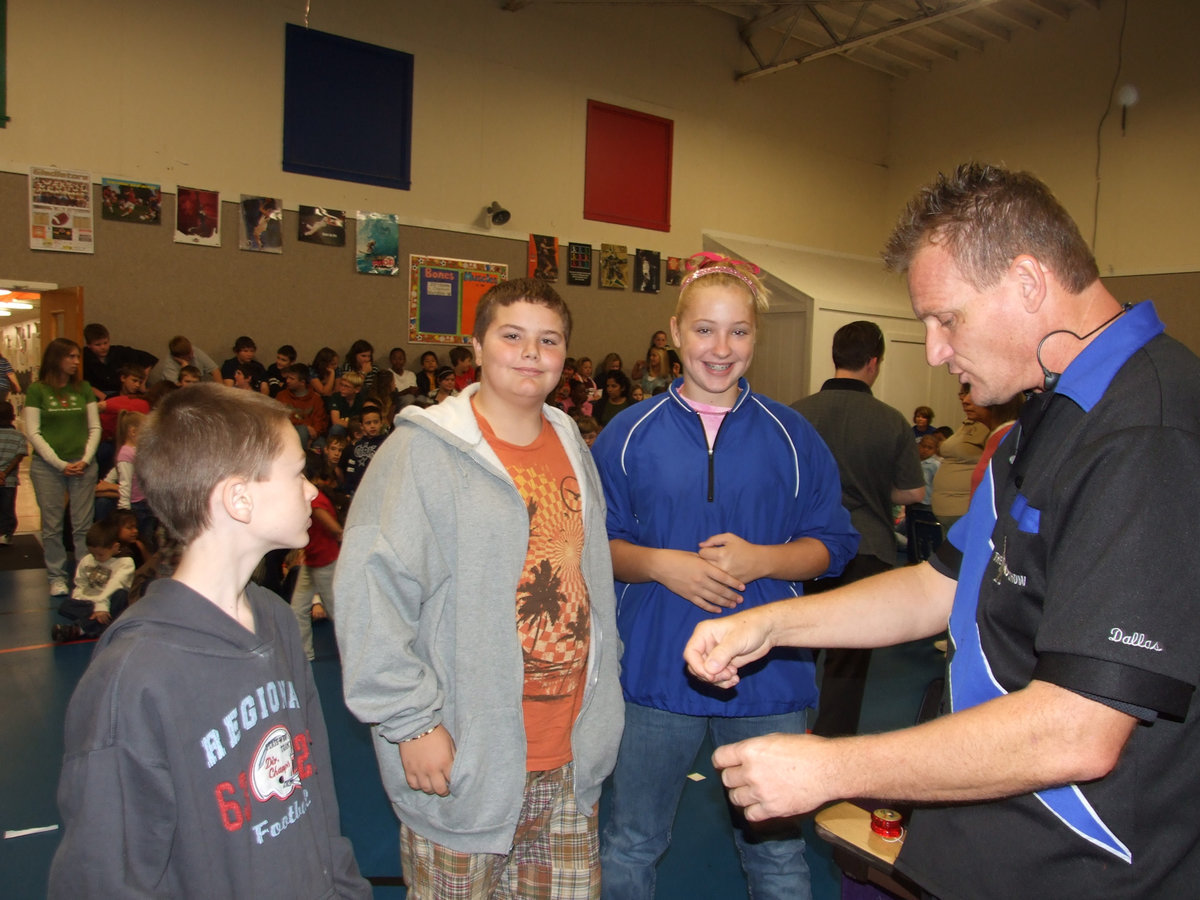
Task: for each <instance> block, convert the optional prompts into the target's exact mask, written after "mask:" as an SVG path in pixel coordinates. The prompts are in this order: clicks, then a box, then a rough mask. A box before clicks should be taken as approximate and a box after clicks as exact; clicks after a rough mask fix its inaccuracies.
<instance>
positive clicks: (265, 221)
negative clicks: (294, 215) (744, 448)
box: [238, 194, 283, 253]
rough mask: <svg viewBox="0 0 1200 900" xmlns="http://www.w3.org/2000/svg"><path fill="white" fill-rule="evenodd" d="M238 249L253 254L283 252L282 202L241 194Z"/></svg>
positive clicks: (273, 198)
mask: <svg viewBox="0 0 1200 900" xmlns="http://www.w3.org/2000/svg"><path fill="white" fill-rule="evenodd" d="M240 208H241V213H242V214H241V215H240V216H239V217H238V247H239V248H240V249H242V250H252V251H254V252H255V253H282V252H283V201H281V200H280V199H279V198H278V197H258V196H254V195H251V194H242V203H241V207H240Z"/></svg>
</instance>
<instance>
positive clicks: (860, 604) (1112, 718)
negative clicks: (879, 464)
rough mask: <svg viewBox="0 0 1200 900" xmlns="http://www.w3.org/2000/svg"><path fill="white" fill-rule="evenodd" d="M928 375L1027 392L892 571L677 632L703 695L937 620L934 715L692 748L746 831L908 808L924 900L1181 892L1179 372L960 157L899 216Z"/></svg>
mask: <svg viewBox="0 0 1200 900" xmlns="http://www.w3.org/2000/svg"><path fill="white" fill-rule="evenodd" d="M885 258H886V260H887V262H888V264H889V266H890V267H891V268H893V269H894V270H897V271H901V272H906V273H907V276H908V286H909V292H910V294H911V296H912V303H913V310H914V312H915V313H916V315H917V317H918V318H919V319H920V320H921V321H922V322H923V323H924V325H925V328H926V355H927V357H928V359H929V361H930V363H931V364H934V365H941V364H943V363H944V364H945V365H947V366H948V368H949V370H950V372H951V373H953V374H955V375H957V376H958V377H959V378H960V380H961V381H962V382H964V383H967V382H969V383H970V384H971V391H972V398H973V399H974V400H975V402H976V403H979V404H983V405H990V404H995V403H1001V402H1004V401H1005V400H1007V399H1009V398H1010V397H1012V396H1013V395H1014V394H1016V393H1018V392H1021V391H1032V394H1031V397H1030V400H1029V402H1028V403H1027V404H1026V406H1025V409H1024V411H1023V412H1022V415H1021V419H1020V421H1019V422H1018V424H1017V426H1016V427H1014V428H1013V430H1012V432H1011V433H1010V434H1009V435H1008V437H1007V438H1006V439H1005V441H1004V442H1003V443H1002V444H1001V445H1000V448H999V450H998V451H997V452H996V454H995V456H994V457H993V459H992V463H991V468H990V470H989V474H988V477H987V478H985V479H984V481H983V483H982V485H981V486H980V488H979V490H978V491H977V492H976V494H975V496H974V498H973V499H972V503H971V509H970V512H969V513H968V514H967V516H966V517H965V518H964V519H963V520H962V521H960V522H959V523H958V524H957V525H956V526H955V527H954V528H953V529H951V531H950V535H949V542H948V545H944V547H943V551H942V552H940V553H939V556H938V557H937V558H935V559H934V560H931V561H930V562H929V563H924V564H921V565H917V566H911V567H908V568H906V569H900V570H896V571H893V572H890V573H885V574H883V575H880V576H877V577H875V578H872V579H868V580H866V581H862V582H858V583H857V584H854V585H851V586H848V587H846V588H844V589H842V590H838V591H834V592H831V593H828V594H823V595H820V596H818V597H805V598H803V599H800V600H797V601H794V602H793V601H786V602H783V603H774V604H768V605H767V606H764V607H760V608H758V609H755V610H751V611H749V612H747V613H743V614H739V615H737V616H733V617H729V618H725V617H721V618H717V619H712V620H710V621H708V622H705V623H702V624H701V625H700V626H699V627H698V628H697V630H696V633H695V634H694V635H693V637H692V640H691V641H690V642H689V644H688V647H687V650H686V651H685V658H686V659H687V662H688V665H689V667H690V668H691V669H692V671H693V672H694V673H695V674H697V675H698V676H699V677H701V678H704V679H706V680H708V681H711V682H713V683H714V684H717V685H719V686H723V687H732V686H733V685H735V684H736V683H737V667H739V666H743V665H745V664H747V663H748V662H750V661H751V660H753V659H756V658H757V657H758V656H760V655H762V653H763V652H765V650H766V649H767V648H770V647H772V646H777V645H780V644H789V645H800V646H825V647H836V646H857V647H866V646H883V645H887V644H891V643H896V642H900V641H905V640H912V639H916V638H919V637H923V636H927V635H932V634H935V633H937V632H939V631H941V630H942V629H943V628H945V627H946V625H947V622H948V623H949V627H950V634H951V638H952V652H951V654H950V662H949V678H948V700H949V708H950V709H951V710H952V712H951V713H950V714H948V715H945V716H942V717H941V718H938V719H935V720H934V721H932V722H928V723H926V724H924V725H921V726H917V727H915V728H910V729H905V730H902V731H896V732H891V733H888V734H881V735H870V736H864V737H854V738H842V739H835V740H827V739H822V738H819V737H815V736H812V735H771V736H768V737H766V738H758V739H755V740H753V741H744V742H741V743H739V744H733V745H729V746H726V747H721V748H718V750H717V751H716V753H715V754H714V757H713V761H714V764H715V765H717V766H718V767H719V768H721V769H722V770H723V772H722V778H723V780H724V782H725V784H726V786H727V787H729V789H730V798H731V799H732V800H733V802H734V803H736V804H738V805H740V806H743V807H744V808H745V810H746V815H747V817H748V818H750V819H752V820H757V819H762V818H768V817H771V816H779V815H788V814H795V813H800V812H805V811H808V810H811V809H814V808H816V807H818V806H820V805H821V804H823V803H825V802H827V801H829V800H833V799H838V798H842V797H862V796H870V797H887V798H890V799H893V800H907V801H913V802H916V803H918V804H921V805H922V808H921V809H919V810H918V811H917V812H916V813H914V815H913V818H912V822H911V826H910V829H909V833H908V836H907V838H906V840H905V845H904V849H903V850H902V851H901V854H900V858H899V861H898V867H899V868H900V869H901V870H902V871H904V872H906V873H907V874H909V875H910V876H911V877H912V878H913V879H914V880H915V881H916V882H917V883H919V884H920V885H921V886H922V887H923V888H924V889H925V890H927V891H928V892H929V893H930V894H931V895H934V896H937V897H942V898H946V900H950V898H966V897H971V898H977V897H997V898H1010V897H1064V896H1086V897H1090V898H1091V897H1113V898H1117V897H1120V898H1125V897H1149V896H1155V897H1159V896H1161V897H1177V896H1189V895H1191V893H1192V892H1193V891H1194V890H1195V885H1196V884H1197V883H1200V817H1197V815H1196V810H1197V809H1198V808H1200V777H1198V776H1197V773H1198V772H1200V708H1198V707H1200V704H1196V705H1193V704H1192V699H1193V693H1194V690H1195V686H1196V684H1197V681H1198V680H1200V651H1198V650H1197V649H1196V646H1197V643H1198V639H1200V581H1198V580H1197V578H1196V576H1195V571H1194V569H1195V565H1194V562H1193V560H1194V557H1195V549H1194V548H1195V546H1196V542H1197V540H1198V539H1200V479H1198V478H1197V477H1196V473H1197V472H1200V361H1198V360H1197V359H1196V358H1195V357H1194V356H1193V355H1192V354H1191V353H1190V352H1189V351H1188V350H1186V349H1185V348H1183V347H1182V346H1181V345H1180V344H1178V343H1177V342H1176V341H1174V340H1173V339H1171V338H1169V337H1167V336H1166V335H1165V334H1163V326H1162V323H1161V322H1160V321H1159V320H1158V316H1157V315H1156V313H1155V311H1154V307H1153V305H1152V304H1151V303H1148V302H1147V303H1143V304H1139V305H1138V306H1135V307H1122V306H1121V305H1120V304H1118V303H1117V301H1116V300H1115V299H1114V298H1113V297H1112V296H1111V295H1110V294H1109V293H1108V291H1107V290H1106V289H1105V288H1104V286H1103V285H1102V284H1101V283H1100V280H1099V277H1098V275H1099V273H1098V269H1097V266H1096V262H1095V259H1094V258H1093V256H1092V254H1091V251H1090V250H1089V249H1088V247H1087V244H1086V243H1085V242H1084V241H1083V239H1082V237H1081V236H1080V234H1079V231H1078V228H1077V227H1076V226H1075V224H1074V222H1072V221H1071V219H1070V217H1069V216H1068V215H1067V213H1066V211H1065V210H1064V209H1063V208H1062V207H1061V206H1060V205H1059V204H1058V203H1057V201H1056V200H1055V199H1054V197H1053V196H1052V195H1051V193H1050V191H1049V189H1047V188H1046V186H1045V185H1043V184H1042V183H1041V182H1040V181H1038V180H1037V179H1036V178H1034V177H1032V176H1031V175H1028V174H1025V173H1011V172H1007V171H1004V170H1000V169H995V168H991V167H986V166H978V165H973V164H972V165H965V166H961V167H960V168H959V169H958V170H957V171H956V172H955V173H954V174H953V175H952V176H941V177H939V179H938V180H937V181H936V182H935V183H934V184H933V185H931V186H929V187H928V188H926V189H925V190H923V191H922V192H921V193H920V194H918V195H917V197H916V198H915V199H914V200H913V201H912V202H911V203H910V204H909V207H908V209H907V210H906V212H905V214H904V216H903V217H902V219H901V222H900V224H899V225H898V226H897V228H896V230H895V232H894V233H893V235H892V237H891V239H890V241H889V243H888V247H887V249H886V251H885Z"/></svg>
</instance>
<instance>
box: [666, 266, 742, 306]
mask: <svg viewBox="0 0 1200 900" xmlns="http://www.w3.org/2000/svg"><path fill="white" fill-rule="evenodd" d="M755 268H756V269H757V268H758V266H755ZM717 273H720V274H722V275H732V276H733V277H734V278H736V279H738V280H739V281H741V282H742V283H743V284H744V285H746V287H747V288H749V289H750V297H751V299H753V300H754V302H755V303H757V302H758V288H756V287H755V286H754V282H753V281H751V280H750V279H749V277H747V275H746V273H745V272H740V271H738V270H737V269H735V268H734V267H733V266H705V267H704V268H702V269H692V271H690V272H688V273H687V275H685V276H684V278H683V281H682V282H681V283H680V285H679V290H680V291H682V290H683V289H684V288H686V287H687V286H688V285H689V284H691V283H692V282H693V281H695V280H696V279H697V278H703V277H704V276H705V275H716V274H717ZM756 274H757V273H756Z"/></svg>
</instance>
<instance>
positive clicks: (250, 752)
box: [49, 384, 371, 900]
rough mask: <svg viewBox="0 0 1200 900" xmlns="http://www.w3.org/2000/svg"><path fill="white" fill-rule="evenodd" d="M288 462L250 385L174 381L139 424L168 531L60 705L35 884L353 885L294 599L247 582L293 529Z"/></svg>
mask: <svg viewBox="0 0 1200 900" xmlns="http://www.w3.org/2000/svg"><path fill="white" fill-rule="evenodd" d="M304 463H305V458H304V452H303V451H302V450H301V449H300V439H299V438H298V437H297V436H296V431H295V429H294V428H292V426H291V424H290V423H289V421H288V411H287V409H285V408H284V407H283V406H281V405H280V404H278V403H276V402H275V401H274V400H271V399H269V398H267V397H264V396H262V395H261V394H255V393H251V392H248V391H237V390H234V389H232V388H227V387H223V386H221V385H216V384H201V385H196V386H195V387H192V388H189V389H188V390H186V391H175V392H174V393H172V394H169V395H167V396H166V397H165V398H164V399H163V401H162V403H161V404H160V405H159V408H158V410H157V411H156V412H155V413H154V414H153V415H152V416H151V417H150V419H149V421H148V422H147V424H146V425H145V426H144V427H143V429H142V431H141V433H140V435H139V440H138V455H137V462H136V463H135V466H136V470H137V475H138V480H139V481H140V482H141V484H142V487H143V490H144V491H145V492H146V497H147V498H148V499H149V501H150V505H151V506H152V507H153V508H154V511H155V513H156V514H157V515H158V518H159V521H160V522H162V524H163V525H165V526H166V528H167V531H168V533H169V535H170V537H171V538H172V539H173V540H174V541H175V542H178V543H179V544H180V545H182V546H183V548H184V549H183V551H182V557H181V559H180V561H179V564H178V566H177V567H176V569H175V572H174V574H173V576H172V577H170V578H160V579H158V580H156V581H155V582H154V583H153V584H152V585H151V586H150V588H149V589H148V590H147V592H146V595H145V596H144V597H143V598H142V599H141V600H140V601H139V602H138V603H137V604H135V605H133V606H131V607H130V608H129V610H128V611H127V612H126V613H125V614H124V615H122V616H121V617H120V618H119V619H118V620H117V621H116V622H115V623H114V624H113V625H112V627H111V628H109V629H108V631H106V632H105V633H104V636H103V637H102V638H101V639H100V643H99V644H98V645H97V647H96V652H95V655H94V656H93V657H92V662H91V664H90V665H89V666H88V669H87V671H86V672H85V673H84V675H83V678H82V679H81V680H80V682H79V686H78V687H77V688H76V690H75V694H74V696H73V697H72V698H71V703H70V706H69V707H68V708H67V720H66V741H65V744H66V752H65V756H64V759H63V771H62V777H61V779H60V780H59V786H58V805H59V808H60V810H61V811H62V815H63V837H62V842H61V843H60V844H59V847H58V851H57V853H55V856H54V862H53V864H52V865H51V869H50V890H49V895H50V897H51V898H60V897H62V898H67V897H69V898H72V900H74V898H80V897H85V898H86V897H97V898H110V897H122V898H137V897H231V898H232V897H244V898H255V900H257V898H260V897H289V898H300V897H311V898H318V897H320V898H331V897H359V898H367V897H370V896H371V886H370V885H369V884H368V883H367V882H366V881H365V880H364V879H363V878H362V876H361V875H359V872H358V866H357V864H356V863H355V861H354V853H353V850H352V849H351V847H350V842H349V841H347V840H346V839H345V838H344V837H342V836H341V829H340V825H339V821H338V807H337V798H336V797H335V796H334V788H333V772H332V769H331V764H330V758H329V741H328V739H327V738H326V734H325V721H324V718H323V716H322V713H321V705H320V701H319V699H318V697H317V691H316V686H315V685H314V683H313V678H312V671H311V669H310V668H309V665H308V661H307V659H306V658H305V655H304V648H303V647H302V646H301V645H300V633H299V631H298V629H297V627H296V620H295V617H294V616H293V615H292V612H291V610H290V609H289V608H288V606H287V604H286V603H284V602H282V601H281V600H280V599H279V598H278V597H276V596H274V595H273V594H271V593H270V592H269V591H267V590H265V589H264V588H260V587H259V586H258V585H255V584H251V583H250V575H251V573H252V572H253V571H254V568H255V566H257V565H258V562H259V560H260V559H261V558H262V556H263V554H264V553H266V552H267V551H268V550H274V549H277V548H286V547H302V546H304V544H306V543H307V541H308V533H307V529H308V523H309V513H310V509H311V507H310V502H311V501H312V499H313V496H314V495H315V494H316V492H317V489H316V488H315V487H313V486H312V484H311V483H309V481H308V480H307V479H306V478H305V477H304Z"/></svg>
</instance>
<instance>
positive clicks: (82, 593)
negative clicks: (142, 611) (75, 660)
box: [50, 519, 135, 643]
mask: <svg viewBox="0 0 1200 900" xmlns="http://www.w3.org/2000/svg"><path fill="white" fill-rule="evenodd" d="M87 549H88V552H87V554H86V555H85V556H84V557H83V559H81V560H80V561H79V565H78V566H76V568H75V589H74V590H73V591H72V592H71V594H70V595H69V596H68V597H65V598H64V599H63V601H62V603H61V604H59V607H58V614H59V615H60V616H62V617H63V618H64V619H67V620H68V624H66V625H63V624H61V623H57V624H55V625H54V626H53V628H51V630H50V636H51V637H52V638H53V639H54V641H55V642H57V643H62V642H63V641H74V640H79V639H80V638H84V637H88V638H94V637H99V636H100V635H101V634H103V633H104V629H106V628H107V627H108V626H109V625H110V624H111V623H112V620H113V619H115V618H116V617H117V616H119V615H120V614H121V613H122V612H123V611H124V610H125V604H126V603H127V601H128V597H129V585H130V583H131V582H132V581H133V570H134V568H135V566H134V564H133V560H132V559H131V558H130V557H128V556H121V555H120V552H121V542H120V540H118V538H117V527H116V525H115V524H114V523H113V522H112V520H111V519H106V520H104V521H102V522H93V523H92V525H91V527H90V528H88V531H87Z"/></svg>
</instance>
